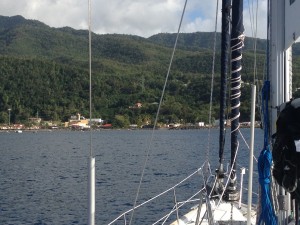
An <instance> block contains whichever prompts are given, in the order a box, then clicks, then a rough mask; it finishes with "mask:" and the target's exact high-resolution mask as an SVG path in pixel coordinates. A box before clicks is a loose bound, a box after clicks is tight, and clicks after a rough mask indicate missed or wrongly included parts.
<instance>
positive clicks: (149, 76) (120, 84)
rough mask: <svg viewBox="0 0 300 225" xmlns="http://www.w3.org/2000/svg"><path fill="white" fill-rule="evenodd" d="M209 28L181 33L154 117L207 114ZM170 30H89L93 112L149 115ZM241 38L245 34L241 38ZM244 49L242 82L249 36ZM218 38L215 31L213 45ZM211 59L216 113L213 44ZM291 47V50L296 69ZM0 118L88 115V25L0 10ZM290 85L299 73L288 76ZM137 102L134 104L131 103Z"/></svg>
mask: <svg viewBox="0 0 300 225" xmlns="http://www.w3.org/2000/svg"><path fill="white" fill-rule="evenodd" d="M212 37H213V34H212V33H192V34H181V35H180V39H179V42H178V50H177V52H176V54H175V58H174V64H173V66H172V69H171V74H170V78H169V82H168V85H167V88H166V96H165V98H164V101H163V106H162V109H161V115H160V118H159V122H161V123H167V122H191V123H194V122H199V121H207V120H208V116H207V115H208V111H207V110H208V103H209V96H210V79H211V78H210V77H211V73H212V58H213V56H212V40H213V38H212ZM174 38H175V34H157V35H154V36H152V37H150V38H143V37H138V36H132V35H117V34H107V35H97V34H93V35H92V52H93V65H92V68H93V80H92V82H93V117H101V118H102V119H105V120H107V121H109V122H112V123H114V125H115V126H116V127H117V126H119V127H124V126H128V125H129V124H130V123H136V124H142V123H144V122H145V121H148V120H153V118H154V116H155V112H156V110H157V103H158V102H159V99H160V95H161V90H162V88H163V84H164V81H165V75H166V73H167V70H168V66H169V59H170V56H171V53H172V45H173V42H174ZM246 40H247V39H246ZM248 40H249V41H246V47H245V51H244V60H243V68H244V72H243V78H242V79H243V81H244V82H245V83H248V82H250V81H252V80H253V77H252V73H253V60H254V57H253V51H252V50H251V49H252V45H253V40H252V39H248ZM265 44H266V42H265V40H258V42H257V47H258V50H259V54H258V56H257V59H258V60H257V62H258V76H259V77H258V79H262V76H263V73H264V71H265V69H264V68H265V55H264V51H265V50H264V49H265ZM219 45H220V40H219V34H218V41H217V46H219ZM217 49H218V52H217V55H216V57H217V59H218V60H217V61H216V65H215V77H216V81H215V85H214V107H213V110H214V112H213V117H214V118H217V117H218V104H217V102H218V93H219V85H218V82H219V81H218V77H219V73H220V60H219V54H220V52H219V47H217ZM297 49H298V47H296V50H295V51H294V56H296V57H295V62H294V68H295V71H296V72H295V73H297V71H299V66H298V65H299V62H298V61H299V57H298V55H297V53H298V50H297ZM0 68H1V70H0V123H7V120H8V109H9V108H11V121H12V122H24V121H26V120H28V118H29V117H33V116H36V114H37V113H38V115H39V116H41V117H42V119H44V120H62V121H66V120H67V119H68V118H69V117H70V116H71V115H74V114H76V113H77V112H80V113H81V114H83V115H85V116H88V100H89V99H88V91H89V77H88V32H87V31H84V30H74V29H72V28H69V27H65V28H59V29H57V28H51V27H49V26H47V25H45V24H43V23H41V22H39V21H34V20H26V19H24V18H23V17H21V16H14V17H4V16H0ZM294 81H295V87H298V84H299V80H298V78H297V77H296V78H295V79H294ZM137 102H140V103H142V107H141V108H136V107H132V106H134V104H135V103H137ZM249 102H250V87H249V86H247V85H244V86H243V95H242V108H241V113H242V117H241V119H242V120H249V106H250V103H249Z"/></svg>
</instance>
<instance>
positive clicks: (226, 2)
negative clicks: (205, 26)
mask: <svg viewBox="0 0 300 225" xmlns="http://www.w3.org/2000/svg"><path fill="white" fill-rule="evenodd" d="M230 10H231V0H223V1H222V35H221V86H220V115H219V118H220V135H219V163H220V169H219V173H220V175H221V176H222V174H223V173H224V171H223V163H224V162H223V161H224V156H223V155H224V145H225V125H224V123H225V108H226V93H227V74H228V61H229V49H230Z"/></svg>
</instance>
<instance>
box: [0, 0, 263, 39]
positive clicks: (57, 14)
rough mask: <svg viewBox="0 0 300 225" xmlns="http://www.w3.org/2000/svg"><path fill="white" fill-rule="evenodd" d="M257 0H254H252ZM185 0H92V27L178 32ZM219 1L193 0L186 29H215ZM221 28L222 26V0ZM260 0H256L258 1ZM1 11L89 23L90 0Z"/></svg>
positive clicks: (50, 0)
mask: <svg viewBox="0 0 300 225" xmlns="http://www.w3.org/2000/svg"><path fill="white" fill-rule="evenodd" d="M252 1H253V0H252ZM184 2H185V0H110V1H107V0H92V28H93V31H94V32H96V33H99V34H105V33H120V34H134V35H139V36H143V37H149V36H151V35H153V34H157V33H161V32H163V33H164V32H172V33H175V32H177V29H178V24H179V21H180V17H181V14H182V10H183V6H184ZM216 2H217V1H212V0H201V1H196V0H191V1H189V2H188V4H187V8H186V13H185V17H184V20H183V24H182V29H181V31H182V32H196V31H214V29H215V28H214V27H215V17H216V15H215V14H216ZM219 2H220V3H219V10H218V18H219V21H218V31H220V26H221V22H220V21H221V1H219ZM254 2H256V1H254ZM259 4H260V6H259V7H258V16H259V17H258V18H259V26H258V36H259V37H263V38H265V37H266V33H265V32H266V20H267V19H266V18H264V17H266V15H267V14H266V10H267V9H266V4H267V0H263V1H259ZM0 14H1V15H4V16H14V15H22V16H24V17H25V18H27V19H36V20H39V21H41V22H43V23H45V24H47V25H49V26H51V27H64V26H70V27H73V28H75V29H87V27H88V24H87V23H88V22H87V21H88V1H87V0H1V2H0ZM249 18H250V16H249V10H248V9H246V10H245V19H244V23H245V27H246V35H250V34H251V33H252V32H249V30H251V29H250V28H251V24H250V22H249V21H250V19H249Z"/></svg>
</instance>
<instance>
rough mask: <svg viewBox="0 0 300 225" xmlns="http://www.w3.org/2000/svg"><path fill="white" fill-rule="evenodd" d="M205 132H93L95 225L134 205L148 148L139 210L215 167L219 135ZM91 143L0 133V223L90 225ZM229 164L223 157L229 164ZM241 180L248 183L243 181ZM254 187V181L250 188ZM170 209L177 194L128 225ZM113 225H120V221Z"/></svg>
mask: <svg viewBox="0 0 300 225" xmlns="http://www.w3.org/2000/svg"><path fill="white" fill-rule="evenodd" d="M207 131H208V130H206V129H199V130H156V131H154V132H153V133H152V131H151V130H101V131H94V132H92V149H93V151H94V154H95V157H96V224H108V223H109V222H110V221H111V220H113V219H114V218H115V217H117V216H118V215H119V214H121V213H122V212H124V211H126V210H128V209H129V208H130V207H132V205H133V202H134V200H135V196H136V192H137V188H138V184H139V181H140V176H141V171H142V168H143V165H144V163H145V159H146V157H145V156H146V154H147V152H148V150H149V158H148V161H147V166H146V168H145V176H144V179H143V183H142V186H141V190H140V196H139V198H138V204H139V203H141V202H142V201H144V200H147V199H149V198H151V197H153V196H155V195H157V194H159V193H160V192H161V191H164V190H166V189H168V188H170V187H172V186H173V185H174V184H176V183H177V182H179V181H180V180H181V179H182V178H184V177H185V176H187V175H189V174H191V173H192V172H194V171H196V170H197V168H199V167H200V166H201V165H202V164H203V162H204V161H205V159H210V161H211V166H212V169H214V168H215V166H216V165H217V163H218V133H219V131H218V129H212V130H211V132H210V136H209V135H208V132H207ZM241 132H242V134H243V136H244V137H245V139H246V140H247V141H249V138H250V133H249V132H250V130H249V129H241ZM152 134H153V136H152ZM228 135H229V134H227V136H228ZM255 137H256V138H255V155H256V156H258V154H259V152H260V150H261V148H262V142H263V133H262V131H261V130H259V129H256V136H255ZM89 140H90V132H74V131H55V132H48V131H39V132H23V133H21V134H18V133H7V132H1V133H0V143H1V158H0V224H20V225H23V224H34V225H46V224H47V225H52V224H57V225H60V224H87V162H88V156H89V151H90V141H89ZM150 141H151V144H149V143H150ZM207 143H210V144H209V145H208V144H207ZM229 149H230V145H229V143H226V151H228V152H230V150H229ZM248 154H249V150H248V148H247V146H246V145H245V143H244V141H243V140H242V139H241V138H240V148H239V156H238V163H239V164H238V165H239V166H247V164H248V161H249V159H248ZM229 158H230V157H229V156H227V157H226V158H225V162H226V163H227V162H229ZM254 169H255V170H256V165H255V167H254ZM244 179H245V183H244V185H246V184H247V176H246V178H244ZM201 183H202V178H201V176H195V178H193V179H192V180H191V183H189V184H183V185H182V186H181V187H180V189H179V188H178V190H177V189H176V196H177V201H181V200H184V198H185V197H187V196H188V194H189V193H190V192H191V191H192V190H196V189H198V188H199V187H201ZM256 184H257V175H255V178H254V186H257V185H256ZM254 191H256V190H254ZM245 198H246V196H245V195H244V197H243V199H245ZM173 204H174V196H173V193H170V194H169V195H166V196H164V197H163V198H162V199H160V200H157V201H156V202H154V203H153V204H149V205H148V206H147V207H145V208H143V209H138V210H136V212H135V216H134V223H133V224H149V223H152V222H154V221H155V219H158V216H157V215H162V214H163V212H162V211H163V210H164V209H170V208H171V207H172V205H173ZM129 217H130V215H128V216H127V220H128V219H129ZM116 224H124V221H118V223H116Z"/></svg>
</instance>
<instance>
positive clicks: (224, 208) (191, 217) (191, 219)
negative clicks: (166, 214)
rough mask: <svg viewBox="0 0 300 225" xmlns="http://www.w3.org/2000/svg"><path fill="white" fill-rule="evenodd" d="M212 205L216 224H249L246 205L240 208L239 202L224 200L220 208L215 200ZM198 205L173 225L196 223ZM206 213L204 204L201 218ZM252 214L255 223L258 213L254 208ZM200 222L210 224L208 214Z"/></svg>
mask: <svg viewBox="0 0 300 225" xmlns="http://www.w3.org/2000/svg"><path fill="white" fill-rule="evenodd" d="M211 207H212V211H213V218H214V224H220V225H221V224H234V225H236V224H247V218H246V212H247V208H246V206H245V205H242V207H241V208H240V209H239V208H238V205H237V203H235V202H233V203H230V202H222V203H221V204H220V205H219V207H218V208H216V205H215V203H214V201H211ZM197 212H198V207H195V208H194V209H192V210H191V211H190V212H188V213H187V214H185V215H184V216H182V217H181V218H180V219H179V221H177V220H176V221H174V222H173V223H171V225H186V224H189V225H195V223H196V218H197ZM205 213H206V204H205V203H204V204H202V207H201V213H200V220H199V221H201V219H202V218H203V216H204V214H205ZM251 214H252V216H251V224H255V221H256V213H255V211H254V210H253V211H252V213H251ZM199 224H203V225H206V224H208V221H207V215H205V216H204V219H203V220H202V222H201V223H200V222H199Z"/></svg>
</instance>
